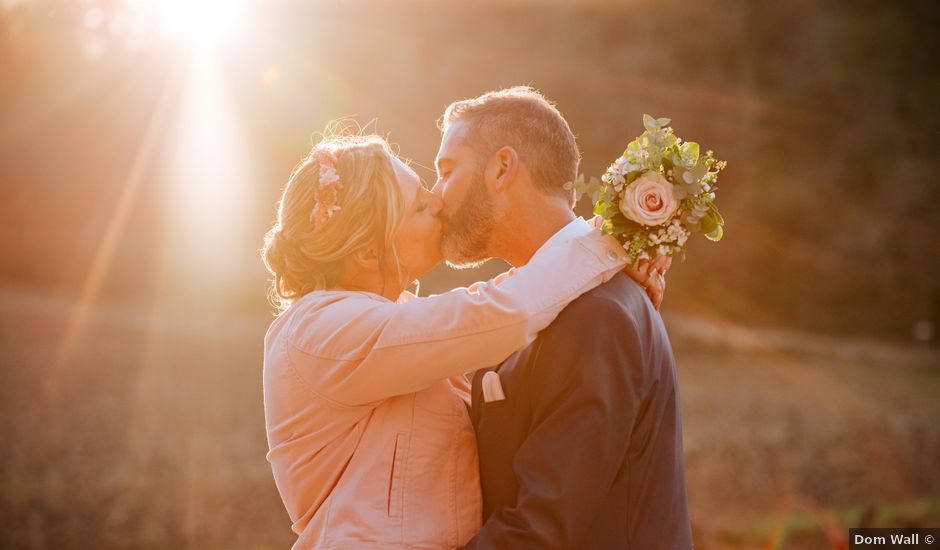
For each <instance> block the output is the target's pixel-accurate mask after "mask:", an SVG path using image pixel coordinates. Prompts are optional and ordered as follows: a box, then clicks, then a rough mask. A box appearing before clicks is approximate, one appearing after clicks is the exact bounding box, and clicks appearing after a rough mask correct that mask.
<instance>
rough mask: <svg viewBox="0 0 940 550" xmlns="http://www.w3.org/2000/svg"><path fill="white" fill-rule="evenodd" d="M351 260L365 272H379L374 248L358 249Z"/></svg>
mask: <svg viewBox="0 0 940 550" xmlns="http://www.w3.org/2000/svg"><path fill="white" fill-rule="evenodd" d="M352 260H353V262H355V264H356V265H358V266H359V267H360V268H361V269H363V270H365V271H378V270H379V255H378V254H377V253H376V250H375V247H374V246H366V247H363V248H360V249H359V250H357V251H356V252H354V253H353V255H352Z"/></svg>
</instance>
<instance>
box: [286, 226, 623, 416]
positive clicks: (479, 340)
mask: <svg viewBox="0 0 940 550" xmlns="http://www.w3.org/2000/svg"><path fill="white" fill-rule="evenodd" d="M625 264H626V258H625V254H624V252H623V248H621V247H620V245H619V244H618V243H617V242H616V240H614V239H613V238H612V237H605V236H601V235H600V233H599V232H598V231H596V230H592V231H590V232H589V233H587V234H583V235H581V236H577V237H574V238H572V239H570V240H567V241H563V242H559V243H550V244H549V245H548V246H546V247H544V248H543V249H540V250H539V251H538V252H537V253H536V255H535V256H533V258H532V259H531V260H530V261H529V263H528V264H526V265H525V266H523V267H520V268H518V269H515V270H512V271H510V272H509V273H508V274H504V275H503V276H502V280H500V281H498V282H497V280H490V281H486V282H483V283H476V284H474V285H472V286H470V287H469V288H461V289H455V290H453V291H451V292H448V293H445V294H441V295H438V296H432V297H429V298H416V299H413V300H411V301H408V302H405V303H398V304H396V303H391V302H378V301H367V300H357V304H359V308H360V309H358V310H357V311H354V312H350V311H349V309H348V308H342V307H331V306H327V307H324V308H321V309H318V310H317V311H315V312H314V314H311V315H304V316H302V317H301V318H300V319H298V321H297V323H296V325H295V326H294V327H293V329H292V331H291V332H292V333H293V335H292V338H291V344H292V349H291V352H292V359H293V361H294V363H295V366H297V367H298V370H299V371H300V373H301V376H303V377H304V379H305V381H307V383H308V384H310V385H311V386H312V387H313V388H314V390H315V391H317V392H319V393H321V394H323V395H324V396H325V397H328V398H329V399H332V400H334V401H336V402H338V403H342V404H345V405H362V404H366V403H369V402H373V401H376V400H380V399H384V398H387V397H390V396H393V395H401V394H406V393H412V392H415V391H418V390H420V389H423V388H425V387H427V386H428V385H429V384H431V383H432V382H434V381H436V380H439V379H443V378H447V377H449V376H453V375H457V374H462V373H465V372H469V371H473V370H476V369H479V368H483V367H486V366H491V365H495V364H497V363H499V362H500V361H502V360H504V359H506V357H508V356H509V355H511V354H512V353H513V352H515V351H517V350H519V349H521V348H523V347H525V346H526V345H528V344H529V343H531V342H532V341H533V340H534V339H535V337H536V335H537V334H538V332H539V331H541V330H542V329H544V328H545V327H547V326H548V325H549V324H550V323H551V322H552V321H553V320H554V319H555V317H556V316H557V315H558V313H559V312H561V310H562V309H564V307H565V306H567V305H568V304H569V303H570V302H571V301H572V300H574V299H575V298H577V297H578V296H580V295H581V294H583V293H584V292H586V291H588V290H590V289H592V288H594V287H595V286H597V285H599V284H600V283H602V282H605V281H607V280H610V278H611V277H613V276H614V275H615V274H616V273H617V272H619V271H620V270H622V269H623V268H624V266H625ZM331 310H332V311H331ZM307 323H309V324H307ZM305 325H306V326H305ZM323 327H336V329H335V330H334V331H333V332H332V333H330V334H326V333H324V330H323ZM329 350H334V351H333V352H330V351H329ZM339 351H342V353H339ZM305 356H307V361H305V360H304V359H305ZM310 359H315V364H312V363H311V364H310V368H309V369H304V368H303V363H305V362H307V363H310Z"/></svg>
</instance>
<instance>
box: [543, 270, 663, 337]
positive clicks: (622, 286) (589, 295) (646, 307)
mask: <svg viewBox="0 0 940 550" xmlns="http://www.w3.org/2000/svg"><path fill="white" fill-rule="evenodd" d="M654 311H655V309H654V308H653V304H652V303H651V302H650V301H649V298H647V296H646V291H644V290H643V287H641V286H640V285H638V284H636V282H634V281H633V279H631V278H630V277H628V276H627V275H626V274H624V273H618V274H616V275H614V277H613V278H612V279H611V280H609V281H607V282H606V283H603V284H600V285H598V286H596V287H594V288H592V289H591V290H589V291H587V292H585V293H584V294H582V295H581V296H579V297H578V298H576V299H575V300H573V301H572V302H571V303H570V304H568V307H566V308H565V309H564V310H562V312H561V313H560V314H559V315H558V317H557V318H556V319H555V322H554V323H552V327H555V326H561V327H566V326H567V327H571V326H579V327H583V326H584V325H585V323H587V324H593V323H595V322H599V321H604V322H605V323H609V322H612V321H617V320H622V321H623V322H625V323H630V324H635V323H636V322H637V320H638V319H640V318H645V317H647V316H648V315H649V313H650V312H654Z"/></svg>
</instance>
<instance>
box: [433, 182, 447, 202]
mask: <svg viewBox="0 0 940 550" xmlns="http://www.w3.org/2000/svg"><path fill="white" fill-rule="evenodd" d="M442 181H443V180H440V179H439V180H437V181H436V182H434V187H432V188H431V194H432V195H435V196H437V197H440V198H442V199H443V198H444V184H443V183H441V182H442Z"/></svg>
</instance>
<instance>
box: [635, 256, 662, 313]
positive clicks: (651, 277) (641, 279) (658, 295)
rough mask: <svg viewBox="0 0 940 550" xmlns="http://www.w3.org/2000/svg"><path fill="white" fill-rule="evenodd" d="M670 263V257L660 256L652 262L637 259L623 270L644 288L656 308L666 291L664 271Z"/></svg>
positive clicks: (660, 303)
mask: <svg viewBox="0 0 940 550" xmlns="http://www.w3.org/2000/svg"><path fill="white" fill-rule="evenodd" d="M671 265H672V257H670V256H660V257H659V258H656V260H655V261H652V262H651V261H649V260H638V261H637V263H636V264H635V265H632V266H630V265H628V266H627V267H625V268H623V271H624V273H626V274H627V275H629V276H630V278H631V279H633V280H634V281H636V282H637V283H638V284H639V285H640V286H642V287H643V288H645V289H646V294H647V296H649V297H650V301H651V302H653V307H655V308H656V309H657V310H658V309H659V306H660V305H662V303H663V295H664V294H665V293H666V272H667V271H669V267H670V266H671Z"/></svg>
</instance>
